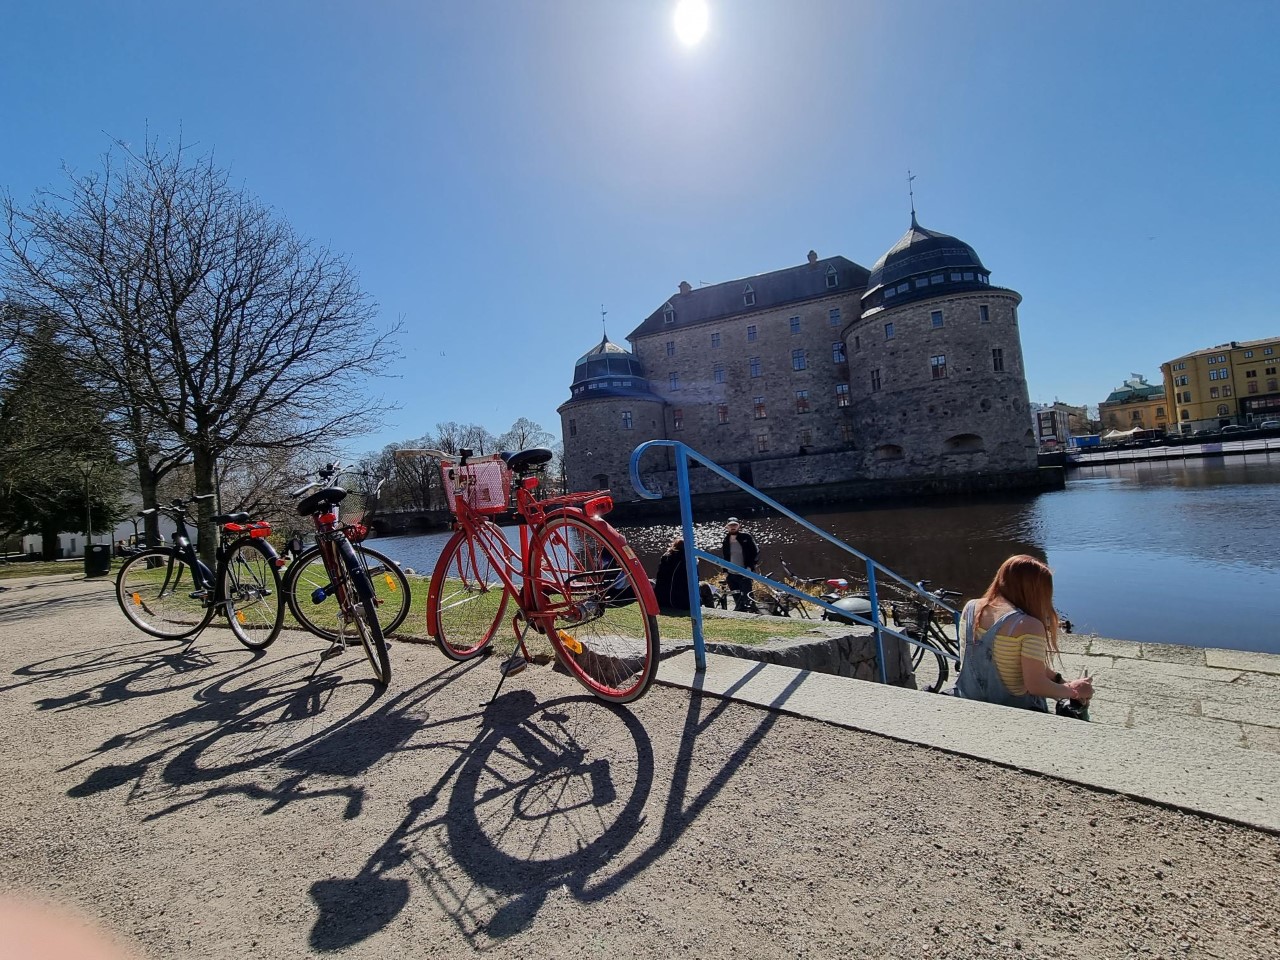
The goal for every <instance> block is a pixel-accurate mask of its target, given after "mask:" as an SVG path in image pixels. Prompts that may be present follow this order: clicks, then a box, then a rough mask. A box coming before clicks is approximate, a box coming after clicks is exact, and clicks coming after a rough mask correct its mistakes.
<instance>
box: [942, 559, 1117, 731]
mask: <svg viewBox="0 0 1280 960" xmlns="http://www.w3.org/2000/svg"><path fill="white" fill-rule="evenodd" d="M960 640H961V661H960V676H959V677H957V678H956V686H955V689H954V690H953V691H952V692H953V693H954V694H955V695H956V696H958V697H964V698H965V699H967V700H985V701H986V702H988V703H996V704H1001V705H1003V706H1007V707H1021V708H1022V709H1024V710H1038V711H1040V712H1042V713H1048V712H1049V705H1048V703H1047V701H1046V698H1049V699H1053V700H1077V701H1080V702H1081V703H1083V704H1088V702H1089V700H1090V699H1091V698H1092V697H1093V681H1091V680H1090V679H1089V678H1088V677H1081V678H1080V679H1079V680H1072V681H1070V682H1069V683H1060V682H1058V681H1057V680H1055V679H1054V677H1055V671H1054V670H1053V668H1052V667H1051V666H1050V665H1049V661H1050V660H1051V659H1052V658H1053V657H1056V656H1057V655H1058V614H1057V611H1055V610H1054V607H1053V572H1052V571H1051V570H1050V569H1049V568H1048V567H1047V566H1046V565H1045V564H1044V563H1043V562H1041V561H1040V560H1037V559H1036V558H1035V557H1029V556H1026V555H1025V554H1019V555H1017V556H1012V557H1010V558H1009V559H1008V560H1006V561H1005V562H1004V563H1002V564H1000V569H999V570H997V571H996V575H995V577H994V578H993V579H992V581H991V584H990V586H988V587H987V590H986V593H984V594H983V595H982V596H981V597H979V598H978V599H977V600H970V601H969V602H968V603H966V604H965V606H964V612H963V613H962V614H961V619H960Z"/></svg>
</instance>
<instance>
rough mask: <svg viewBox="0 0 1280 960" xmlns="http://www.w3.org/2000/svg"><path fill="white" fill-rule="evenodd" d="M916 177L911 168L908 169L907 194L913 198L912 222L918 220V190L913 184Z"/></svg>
mask: <svg viewBox="0 0 1280 960" xmlns="http://www.w3.org/2000/svg"><path fill="white" fill-rule="evenodd" d="M914 179H915V174H913V173H912V172H911V170H910V168H908V169H907V196H909V197H910V198H911V222H912V223H915V222H916V190H915V187H913V186H912V185H911V181H912V180H914Z"/></svg>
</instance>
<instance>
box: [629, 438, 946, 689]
mask: <svg viewBox="0 0 1280 960" xmlns="http://www.w3.org/2000/svg"><path fill="white" fill-rule="evenodd" d="M654 447H669V448H671V450H673V451H674V453H675V467H676V493H677V494H678V496H679V499H680V530H681V534H682V535H683V537H684V564H685V573H686V576H687V577H688V581H689V582H688V586H689V598H690V601H691V602H690V605H689V613H690V617H691V619H692V621H693V655H694V661H695V664H696V666H697V669H698V670H700V671H704V670H706V669H707V646H706V642H705V640H704V639H703V635H702V605H701V604H700V603H694V602H692V601H693V599H694V598H695V597H697V596H698V595H699V594H698V561H699V560H706V561H707V562H708V563H711V564H713V565H715V566H717V567H723V568H724V569H725V570H727V571H729V572H730V573H736V574H738V575H739V576H742V577H750V578H751V579H752V580H754V581H757V582H759V583H764V584H767V585H768V586H769V587H771V588H773V589H774V590H777V591H780V592H782V593H787V594H790V595H791V596H793V597H795V598H796V599H797V600H802V601H804V602H805V603H812V604H814V605H815V606H819V607H822V608H823V609H824V610H827V611H829V612H830V613H832V614H835V615H837V616H839V617H840V618H841V620H844V621H846V622H848V621H856V622H857V623H860V624H862V625H863V626H867V627H871V628H872V629H873V630H874V631H875V638H876V665H877V667H878V668H879V670H880V682H881V683H887V682H888V676H887V673H886V670H885V659H884V635H885V634H888V635H890V636H892V637H896V638H897V639H899V640H902V641H904V642H906V643H909V644H911V645H913V646H916V647H923V648H924V649H925V650H927V651H928V652H930V653H933V654H935V655H937V656H941V657H946V658H947V659H948V660H951V661H953V662H959V660H958V658H957V657H956V656H955V655H954V654H952V653H950V652H948V651H946V650H942V649H940V648H938V647H935V646H933V645H932V644H930V643H928V642H926V641H924V640H921V639H916V638H915V637H911V636H908V635H907V634H906V633H904V632H899V631H898V630H894V629H893V628H892V627H890V626H889V625H888V624H886V623H884V621H883V619H882V618H881V615H880V600H879V597H878V596H877V592H876V576H877V574H880V576H881V577H882V578H887V579H889V580H891V581H895V582H896V583H895V589H897V590H899V591H901V592H903V593H905V594H907V595H908V596H909V595H912V594H914V595H915V596H916V598H918V600H919V602H921V603H932V604H935V605H936V606H940V607H945V608H946V609H947V610H949V611H950V612H951V614H952V616H953V618H954V622H955V623H956V624H957V626H958V625H959V622H960V613H959V611H957V610H955V609H954V608H952V607H950V606H948V605H947V604H944V603H941V602H939V601H938V600H937V598H935V597H934V596H933V595H931V594H929V593H928V592H927V591H924V590H921V589H920V588H919V587H918V586H916V585H915V584H914V583H912V582H911V581H910V580H908V579H906V578H905V577H902V576H899V575H898V574H897V573H895V572H894V571H892V570H890V569H889V568H888V567H886V566H884V564H882V563H879V562H878V561H876V560H873V559H872V558H871V557H869V556H867V555H866V554H865V553H862V552H861V551H858V550H855V549H854V548H853V547H851V546H849V545H848V544H847V543H845V542H844V541H843V540H838V539H836V538H835V537H833V536H832V535H831V534H829V533H827V531H825V530H821V529H819V528H818V527H816V526H814V525H813V524H812V523H810V522H809V521H808V520H806V519H805V518H804V517H802V516H800V515H799V514H797V513H795V512H794V511H792V510H789V509H788V508H786V507H784V506H783V505H782V504H780V503H778V501H776V500H774V499H773V498H772V497H769V496H768V495H766V494H763V493H761V492H760V491H759V490H757V489H756V488H755V487H753V486H751V485H750V484H748V483H745V482H743V481H742V480H740V479H738V478H737V477H735V476H734V475H733V474H731V473H729V471H727V470H725V469H724V468H723V467H721V466H720V465H719V464H718V463H716V462H714V461H713V460H709V459H707V458H706V457H704V456H703V455H702V454H700V453H698V452H697V451H696V450H694V449H693V448H692V447H690V446H688V445H687V444H684V443H681V442H679V441H678V440H647V441H645V442H644V443H642V444H640V445H639V446H638V447H636V448H635V449H634V450H632V451H631V464H630V472H631V486H632V487H634V488H635V491H636V493H638V494H639V495H640V496H641V497H643V498H644V499H646V500H661V499H662V497H663V494H662V493H661V492H658V493H655V492H653V491H652V490H650V489H648V488H647V487H646V486H645V485H644V481H643V480H641V478H640V460H641V458H642V457H643V456H644V455H645V453H646V452H647V451H648V450H650V449H651V448H654ZM690 460H692V461H694V462H695V463H698V464H700V465H701V466H703V467H705V468H706V469H708V470H710V471H711V472H712V473H714V474H715V475H716V476H718V477H720V478H721V479H723V480H726V481H727V482H729V483H731V484H732V485H733V486H735V487H737V488H738V489H739V490H741V491H743V492H744V493H747V494H749V495H751V496H752V497H754V498H755V499H756V500H758V501H760V502H761V503H763V504H765V505H767V506H769V507H771V508H773V509H774V510H777V511H778V512H779V513H781V514H782V515H783V516H785V517H787V518H789V519H791V520H794V521H795V522H796V523H798V524H800V526H802V527H804V528H805V529H806V530H808V531H809V532H810V533H812V534H814V535H816V536H818V537H821V538H822V539H823V540H826V541H827V542H828V543H830V544H832V545H834V546H836V547H839V548H840V549H841V550H843V551H845V552H846V553H848V554H850V555H852V556H854V557H857V558H858V559H859V560H861V561H862V562H863V563H865V564H866V568H867V594H868V599H869V600H870V601H871V612H870V618H869V619H868V618H867V617H863V616H860V615H859V614H856V613H853V612H851V611H848V610H842V609H840V608H839V607H836V606H833V605H832V604H830V603H827V602H826V601H824V600H822V599H821V598H819V597H815V596H813V595H812V594H809V593H805V592H804V591H802V590H798V589H797V588H795V587H793V586H791V584H789V583H782V582H780V581H778V580H773V579H771V578H770V577H767V576H765V575H764V574H760V573H756V572H754V571H752V570H747V569H746V568H744V567H739V566H737V565H736V564H734V563H731V562H730V561H728V560H725V559H724V558H723V557H721V556H720V555H719V554H715V553H708V552H707V551H706V550H699V549H698V548H697V546H695V544H694V538H693V504H692V495H691V492H690V489H689V461H690Z"/></svg>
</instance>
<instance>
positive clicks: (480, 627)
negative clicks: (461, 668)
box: [427, 520, 509, 661]
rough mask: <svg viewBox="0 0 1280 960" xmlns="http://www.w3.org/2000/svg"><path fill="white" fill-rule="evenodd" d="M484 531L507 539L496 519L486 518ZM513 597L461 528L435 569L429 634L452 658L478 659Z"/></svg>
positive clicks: (430, 593) (429, 597) (430, 590)
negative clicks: (503, 535)
mask: <svg viewBox="0 0 1280 960" xmlns="http://www.w3.org/2000/svg"><path fill="white" fill-rule="evenodd" d="M490 528H492V529H490ZM481 529H482V530H484V531H485V533H484V534H483V535H485V536H495V537H498V538H502V531H501V530H500V529H499V527H498V525H497V524H495V523H493V522H492V521H489V520H486V521H484V522H483V523H482V524H481ZM508 597H509V592H508V590H507V587H506V584H505V583H503V582H502V578H501V577H499V576H498V574H497V572H496V570H495V568H494V565H493V562H492V561H491V560H490V559H489V555H488V554H487V553H485V552H484V550H483V549H482V548H481V547H480V545H479V544H478V543H477V542H476V538H473V537H472V536H471V535H470V534H469V533H468V532H467V531H466V530H459V531H457V532H456V533H455V534H454V535H453V537H452V538H450V540H449V542H448V543H446V544H445V547H444V550H442V551H441V553H440V559H439V560H437V561H436V566H435V569H434V570H433V571H432V573H431V586H430V587H429V588H428V590H427V632H428V633H429V634H430V635H431V636H432V637H433V638H434V639H435V641H436V643H438V644H439V645H440V650H441V652H443V653H444V655H445V656H446V657H448V658H449V659H450V660H457V661H463V660H470V659H472V658H473V657H477V656H479V655H480V654H481V653H483V652H484V650H485V648H486V647H487V646H488V645H489V642H490V641H491V640H492V639H493V636H494V634H495V633H496V632H497V630H498V624H500V623H501V622H502V614H503V613H504V611H505V610H506V609H507V600H508Z"/></svg>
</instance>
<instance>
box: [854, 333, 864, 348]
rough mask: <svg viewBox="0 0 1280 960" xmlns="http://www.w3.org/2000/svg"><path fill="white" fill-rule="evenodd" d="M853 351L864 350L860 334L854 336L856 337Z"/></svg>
mask: <svg viewBox="0 0 1280 960" xmlns="http://www.w3.org/2000/svg"><path fill="white" fill-rule="evenodd" d="M853 349H855V350H861V349H862V337H861V335H859V334H854V337H853Z"/></svg>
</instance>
